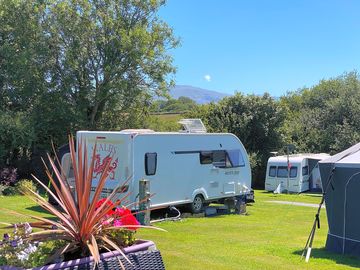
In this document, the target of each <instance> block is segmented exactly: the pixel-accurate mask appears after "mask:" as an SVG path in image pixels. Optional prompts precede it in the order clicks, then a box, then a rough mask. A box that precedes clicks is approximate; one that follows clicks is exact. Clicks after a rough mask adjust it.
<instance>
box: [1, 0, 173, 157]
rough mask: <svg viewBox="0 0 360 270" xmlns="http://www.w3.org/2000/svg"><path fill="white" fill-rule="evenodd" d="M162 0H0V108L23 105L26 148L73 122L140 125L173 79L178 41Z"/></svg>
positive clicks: (37, 146)
mask: <svg viewBox="0 0 360 270" xmlns="http://www.w3.org/2000/svg"><path fill="white" fill-rule="evenodd" d="M164 4H165V1H162V0H142V1H138V0H123V1H117V0H61V1H60V0H38V1H27V0H0V25H1V27H0V111H8V110H10V111H14V112H22V113H23V114H22V118H24V119H26V121H28V122H30V123H31V126H32V127H35V128H34V139H33V144H32V150H33V152H34V151H35V152H37V151H40V152H41V150H42V149H44V148H46V146H48V145H49V144H50V140H53V141H55V143H61V142H65V141H66V134H68V133H69V132H74V131H76V130H78V129H90V130H94V129H107V130H109V129H118V128H123V127H126V126H129V125H132V126H134V125H140V124H141V123H142V121H143V116H144V114H146V113H147V109H148V107H149V106H148V105H149V101H148V100H149V98H151V97H152V96H154V95H164V94H165V93H166V91H167V89H168V88H169V86H170V85H171V84H172V79H171V78H172V74H173V73H174V72H175V68H174V67H173V66H172V58H171V56H170V55H169V54H168V53H167V52H168V50H169V49H172V48H174V47H176V46H177V45H178V40H177V39H176V38H175V37H174V36H173V31H172V29H171V28H170V27H169V26H168V25H167V24H166V23H165V22H163V21H162V20H161V19H160V18H159V17H158V15H157V12H158V10H159V8H160V7H161V6H162V5H164Z"/></svg>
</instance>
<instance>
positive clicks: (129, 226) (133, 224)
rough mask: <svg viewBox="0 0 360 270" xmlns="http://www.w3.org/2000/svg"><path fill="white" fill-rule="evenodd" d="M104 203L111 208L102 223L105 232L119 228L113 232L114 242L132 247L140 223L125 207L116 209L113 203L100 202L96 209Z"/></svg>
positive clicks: (103, 200)
mask: <svg viewBox="0 0 360 270" xmlns="http://www.w3.org/2000/svg"><path fill="white" fill-rule="evenodd" d="M104 203H106V204H107V206H109V207H111V208H110V210H109V211H108V212H107V213H106V215H105V216H104V220H103V221H102V225H103V227H104V230H106V229H112V228H113V227H115V228H119V229H118V230H112V232H111V235H112V237H113V239H114V241H115V242H116V243H117V244H118V245H120V246H130V245H132V244H134V242H135V232H136V230H137V229H138V228H139V227H140V226H139V225H140V223H139V221H138V220H137V219H136V218H135V216H134V215H133V214H132V212H131V211H130V210H129V209H128V208H126V207H125V206H122V207H115V206H114V204H113V203H112V202H111V201H107V200H106V199H101V200H100V201H98V202H97V204H96V209H97V208H99V207H100V206H101V205H102V204H104Z"/></svg>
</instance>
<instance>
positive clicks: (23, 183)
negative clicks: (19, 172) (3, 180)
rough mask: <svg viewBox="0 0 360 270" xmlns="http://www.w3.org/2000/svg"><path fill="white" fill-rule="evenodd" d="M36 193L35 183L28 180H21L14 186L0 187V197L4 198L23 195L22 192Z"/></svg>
mask: <svg viewBox="0 0 360 270" xmlns="http://www.w3.org/2000/svg"><path fill="white" fill-rule="evenodd" d="M29 189H30V190H32V191H34V192H37V186H36V185H35V183H34V182H33V181H31V180H28V179H22V180H20V181H19V182H17V183H16V184H15V186H5V185H0V195H4V196H14V195H23V194H24V192H27V191H28V190H29Z"/></svg>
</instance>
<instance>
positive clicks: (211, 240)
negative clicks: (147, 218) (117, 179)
mask: <svg viewBox="0 0 360 270" xmlns="http://www.w3.org/2000/svg"><path fill="white" fill-rule="evenodd" d="M255 198H256V203H254V204H253V205H252V206H248V207H247V210H248V214H249V215H247V216H238V215H224V216H217V217H212V218H188V219H184V220H182V221H180V222H165V223H162V224H158V226H159V227H161V228H164V229H166V230H167V231H168V232H167V233H161V232H154V231H146V230H142V231H141V232H140V233H139V234H138V236H139V237H142V238H146V239H152V240H154V241H155V243H156V244H157V246H158V248H159V249H160V250H161V252H162V255H163V258H164V261H165V264H166V267H167V268H168V269H277V270H278V269H351V268H353V267H360V260H359V259H356V258H351V257H348V256H340V255H336V254H333V253H329V252H327V251H326V250H324V246H325V241H326V233H327V221H326V213H325V211H324V210H323V211H322V213H321V221H322V223H321V229H320V230H318V231H317V232H316V237H315V241H314V245H313V247H314V250H313V253H312V258H311V260H310V262H309V263H305V262H304V260H301V258H300V254H301V252H302V249H303V247H304V245H305V243H306V240H307V237H308V235H309V232H310V229H311V226H312V223H313V220H314V215H315V212H316V208H311V207H303V206H295V205H279V204H274V203H270V202H268V201H270V200H285V201H291V202H306V203H319V202H320V200H321V197H320V196H317V195H310V194H302V195H300V196H299V195H285V194H281V195H273V194H271V193H267V192H264V191H256V193H255Z"/></svg>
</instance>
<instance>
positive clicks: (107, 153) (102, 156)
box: [93, 143, 119, 180]
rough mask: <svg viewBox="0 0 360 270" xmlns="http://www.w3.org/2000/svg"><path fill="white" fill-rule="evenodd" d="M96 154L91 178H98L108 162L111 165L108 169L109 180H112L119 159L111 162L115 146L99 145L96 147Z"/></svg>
mask: <svg viewBox="0 0 360 270" xmlns="http://www.w3.org/2000/svg"><path fill="white" fill-rule="evenodd" d="M96 152H97V154H96V155H95V164H94V172H93V178H97V177H98V176H100V175H101V174H102V172H103V171H104V169H105V166H106V164H107V163H108V162H109V161H110V162H111V165H110V166H109V169H108V173H109V179H111V180H114V179H115V176H116V175H115V174H116V168H117V167H118V163H119V158H116V159H115V160H112V158H113V157H114V156H115V154H116V146H115V145H113V144H106V143H101V144H99V145H98V146H97V148H96ZM111 160H112V161H111Z"/></svg>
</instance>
